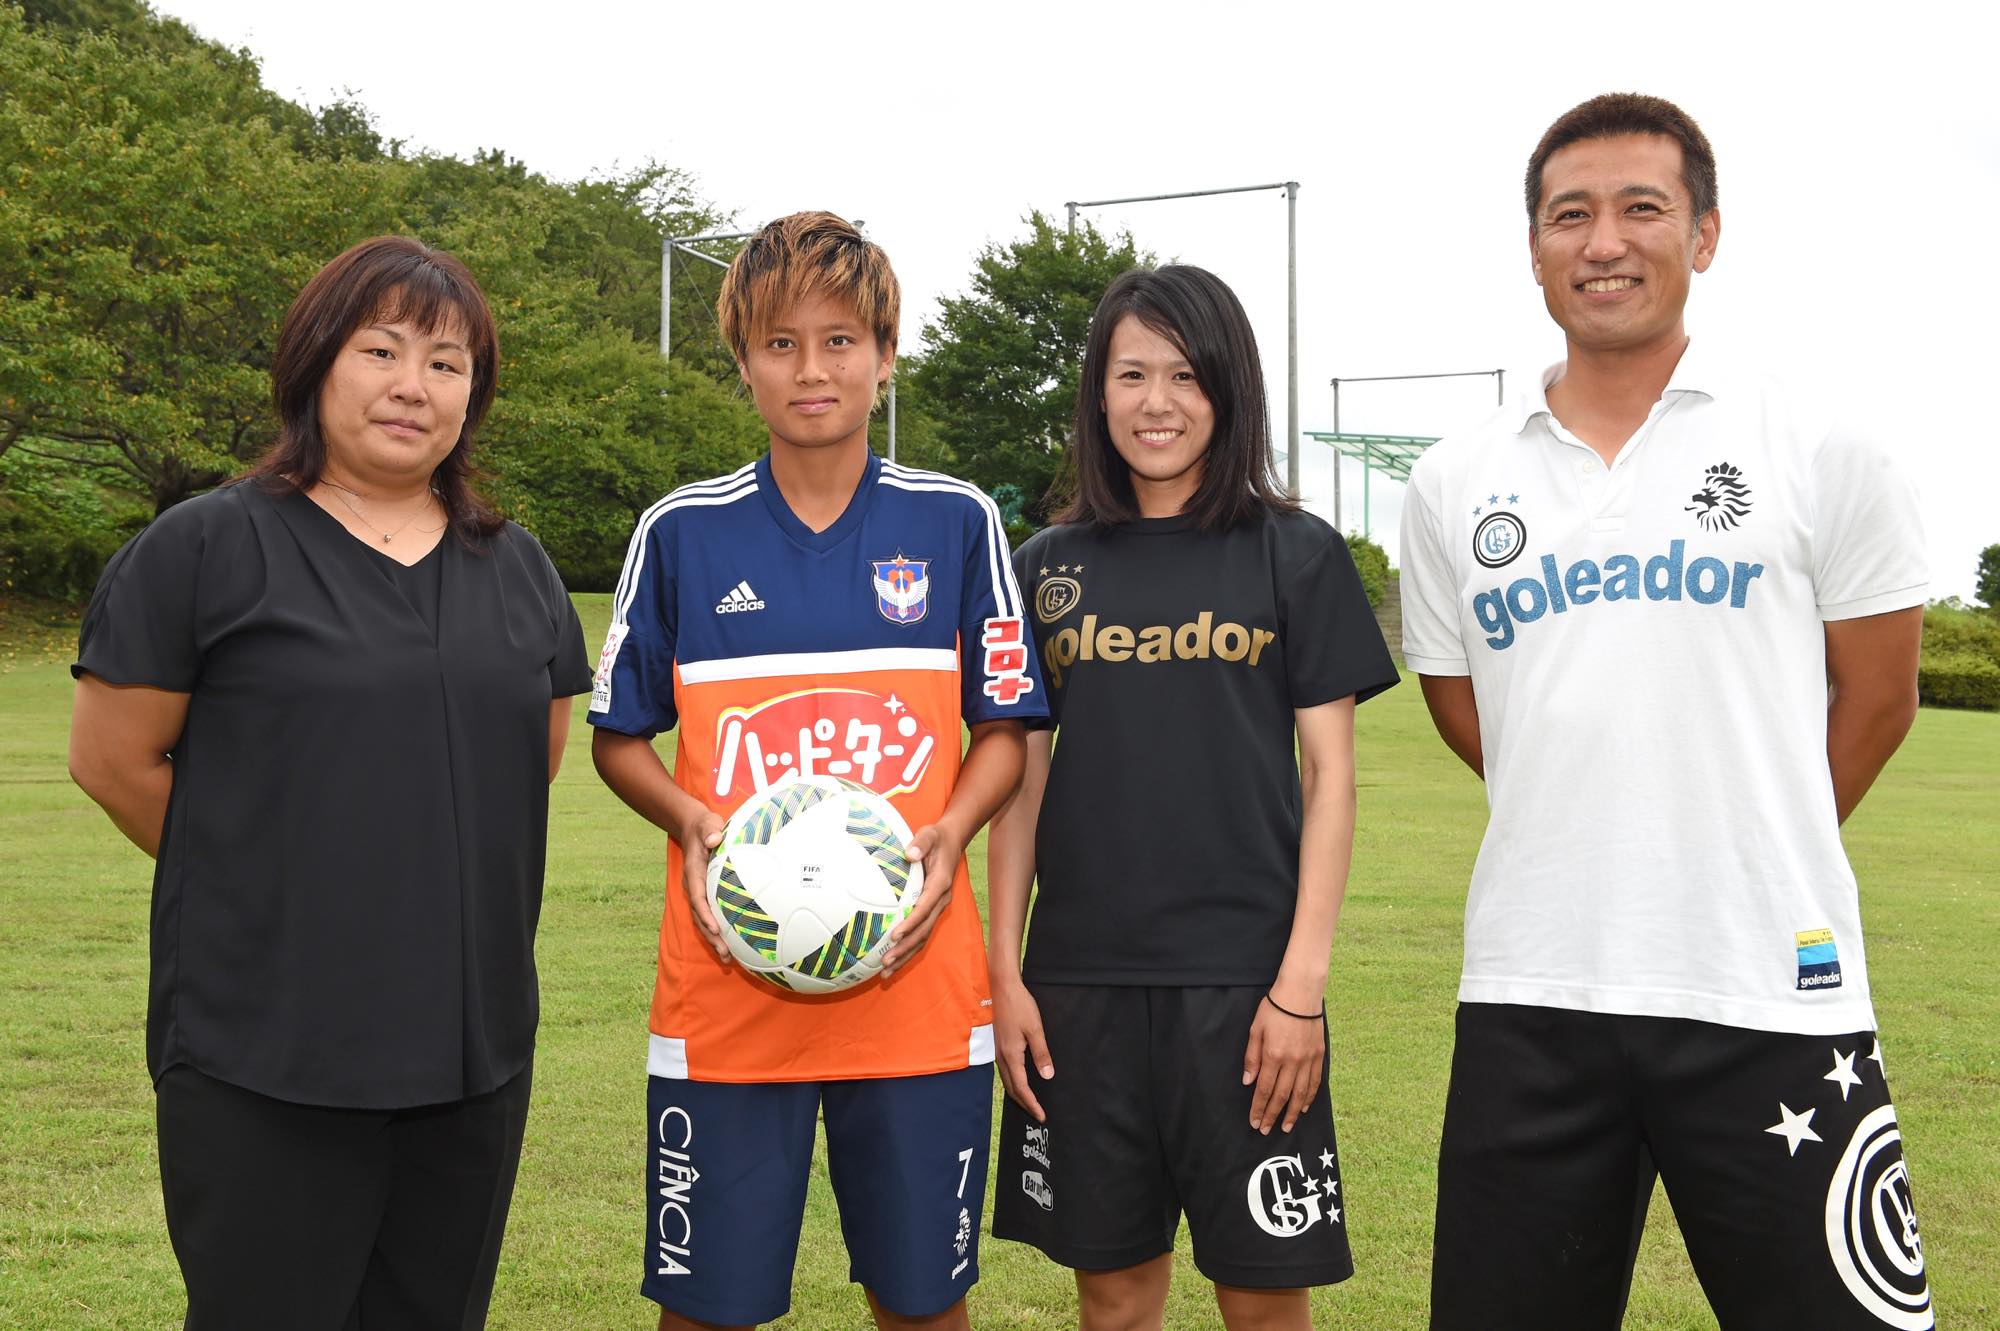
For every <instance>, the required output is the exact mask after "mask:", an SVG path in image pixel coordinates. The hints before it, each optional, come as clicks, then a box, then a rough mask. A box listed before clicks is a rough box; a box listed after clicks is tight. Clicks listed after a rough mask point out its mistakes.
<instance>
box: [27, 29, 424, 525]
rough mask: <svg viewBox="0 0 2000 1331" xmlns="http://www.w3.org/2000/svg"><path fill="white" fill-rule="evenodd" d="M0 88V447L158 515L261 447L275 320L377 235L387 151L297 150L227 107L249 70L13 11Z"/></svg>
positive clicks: (241, 103) (388, 178)
mask: <svg viewBox="0 0 2000 1331" xmlns="http://www.w3.org/2000/svg"><path fill="white" fill-rule="evenodd" d="M253 71H254V67H253ZM0 86H4V87H5V88H6V89H7V95H6V97H5V98H4V99H0V164H4V166H0V353H4V354H0V451H5V450H6V449H7V448H9V447H18V448H22V449H26V450H29V451H31V452H33V453H35V454H36V455H38V456H41V457H43V458H46V459H52V460H59V461H61V462H62V463H64V464H65V465H69V466H74V467H78V468H82V469H85V470H88V471H90V472H93V473H95V474H97V475H98V476H99V477H100V478H102V479H103V480H105V481H107V482H109V483H115V484H120V485H123V486H126V487H129V488H131V489H134V490H137V491H139V492H140V493H143V494H145V495H146V496H148V497H149V498H150V499H151V500H152V502H153V505H154V507H155V509H156V510H157V509H162V508H165V507H167V506H168V505H170V504H172V503H175V502H177V501H178V500H180V499H182V498H185V497H186V496H187V495H189V494H192V493H194V492H195V491H197V490H200V489H203V488H205V487H207V486H211V485H214V484H216V483H217V482H219V481H221V480H223V479H225V478H226V477H228V476H229V475H231V474H233V473H234V472H236V471H238V470H239V469H240V468H241V466H242V464H243V462H244V461H245V460H247V459H248V458H250V457H253V456H254V455H255V454H256V453H257V452H258V451H259V450H260V449H261V448H262V446H263V445H264V444H265V443H266V442H267V441H268V440H269V438H270V435H271V430H272V425H271V418H270V411H269V408H268V405H267V399H268V397H269V395H270V385H269V378H268V365H269V358H270V350H271V345H272V342H273V341H274V339H275V336H276V330H277V323H278V320H279V318H280V316H281V315H282V314H283V312H284V310H285V308H286V306H287V305H288V304H289V303H290V301H291V299H292V297H293V296H294V295H296V294H297V292H298V289H299V287H300V286H301V285H303V284H304V282H305V280H306V278H307V277H309V276H311V274H312V273H313V272H314V271H315V270H316V269H317V268H318V267H319V266H320V265H321V264H322V263H324V262H325V261H326V259H327V258H328V257H330V256H331V255H333V254H334V253H337V252H338V251H339V250H341V249H343V248H345V247H346V246H347V245H348V244H349V243H351V242H352V241H354V240H357V239H359V238H361V237H363V236H366V235H370V234H374V233H376V232H379V231H383V230H386V229H388V228H389V226H390V225H391V223H392V220H393V219H394V217H395V216H396V212H397V205H398V199H397V187H398V181H397V179H396V178H395V176H394V175H393V174H392V172H391V167H392V165H393V164H392V163H389V162H387V161H386V160H376V161H369V160H364V159H362V158H360V157H358V156H349V157H340V156H325V157H303V156H301V155H299V154H298V153H297V152H296V151H294V150H293V146H292V143H291V141H290V139H289V138H288V137H287V136H286V135H284V134H281V133H280V132H279V131H278V130H276V129H274V128H273V127H272V125H271V124H270V122H269V121H268V120H265V119H261V118H256V117H254V116H252V117H250V118H242V119H239V118H232V116H234V115H236V114H237V113H240V112H245V111H247V110H249V109H251V108H252V106H253V104H254V103H255V102H256V100H257V99H256V98H255V97H253V96H251V93H252V92H255V91H257V90H256V88H255V84H254V82H253V83H251V84H250V85H248V90H246V85H245V84H244V82H243V72H242V70H241V69H240V68H237V67H235V66H233V65H230V64H228V63H218V62H217V61H215V60H214V59H211V58H210V56H209V55H208V54H207V53H205V52H203V51H199V50H196V51H191V52H187V53H181V54H165V55H161V54H154V53H151V52H149V51H146V50H144V49H140V48H139V47H137V46H136V45H134V46H126V45H121V44H120V43H119V42H117V41H114V40H111V39H109V38H103V37H95V36H90V35H83V36H79V37H76V38H75V39H73V40H66V39H64V38H61V37H59V36H55V35H52V34H50V33H46V32H42V31H37V30H31V29H29V28H27V27H26V26H25V24H24V22H23V19H22V16H21V13H20V11H19V10H15V9H0ZM331 201H338V205H337V206H329V204H330V202H331Z"/></svg>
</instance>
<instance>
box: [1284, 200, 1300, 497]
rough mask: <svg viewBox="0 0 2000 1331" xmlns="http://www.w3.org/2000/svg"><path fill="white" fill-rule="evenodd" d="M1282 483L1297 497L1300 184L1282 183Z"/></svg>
mask: <svg viewBox="0 0 2000 1331" xmlns="http://www.w3.org/2000/svg"><path fill="white" fill-rule="evenodd" d="M1285 480H1286V483H1287V485H1288V486H1289V487H1290V489H1291V495H1292V498H1294V499H1297V498H1298V497H1299V182H1298V181H1296V180H1288V181H1286V182H1285Z"/></svg>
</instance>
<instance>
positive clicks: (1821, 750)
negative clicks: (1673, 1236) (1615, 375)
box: [1402, 346, 1927, 1035]
mask: <svg viewBox="0 0 2000 1331" xmlns="http://www.w3.org/2000/svg"><path fill="white" fill-rule="evenodd" d="M1562 371H1563V367H1562V366H1561V365H1557V366H1555V367H1554V368H1553V369H1551V370H1550V371H1548V372H1547V373H1546V374H1545V375H1544V376H1543V378H1542V380H1541V383H1540V385H1539V386H1538V387H1537V388H1536V389H1534V390H1533V391H1531V392H1530V393H1528V394H1526V395H1525V397H1526V400H1525V401H1523V402H1520V403H1517V404H1515V405H1514V406H1512V407H1510V408H1508V409H1506V410H1503V411H1502V412H1501V413H1499V414H1498V415H1497V416H1495V417H1494V418H1493V419H1492V420H1490V421H1488V422H1487V423H1486V424H1485V425H1483V426H1482V427H1480V428H1479V429H1477V430H1474V431H1472V432H1471V433H1469V434H1466V435H1464V436H1460V437H1455V438H1450V439H1446V440H1444V441H1442V442H1440V443H1439V444H1438V445H1437V446H1436V447H1434V448H1432V449H1431V450H1430V451H1429V452H1428V453H1426V454H1425V455H1424V456H1423V458H1422V459H1421V460H1419V462H1418V463H1417V465H1416V466H1415V468H1413V470H1412V472H1411V476H1410V490H1409V495H1408V498H1407V499H1406V501H1405V507H1404V514H1403V551H1402V594H1403V649H1404V655H1405V657H1406V658H1407V660H1408V663H1409V666H1410V668H1411V669H1412V670H1415V671H1417V672H1418V673H1420V674H1426V675H1470V676H1471V677H1472V685H1473V691H1474V693H1475V695H1476V697H1477V699H1478V704H1479V727H1480V739H1481V743H1482V745H1483V748H1484V752H1485V760H1486V792H1487V801H1488V804H1489V806H1490V809H1491V818H1490V820H1489V822H1488V825H1487V829H1486V837H1485V841H1484V842H1483V843H1482V845H1481V846H1480V851H1479V860H1478V864H1477V866H1476V867H1475V868H1474V870H1473V875H1472V889H1471V895H1470V898H1469V899H1468V901H1467V903H1466V918H1465V972H1464V976H1463V979H1462V981H1461V984H1460V987H1459V998H1460V999H1461V1000H1462V1001H1465V1002H1478V1003H1524V1004H1532V1005H1536V1006H1543V1007H1563V1008H1576V1009H1582V1010H1585V1011H1591V1012H1610V1013H1624V1014H1631V1015H1641V1016H1663V1017H1687V1018H1693V1019H1696V1020H1701V1021H1711V1022H1718V1023H1722V1024H1725V1025H1731V1026H1743V1027H1750V1028H1753V1029H1758V1030H1771V1031H1795V1032H1799V1033H1801V1034H1813V1035H1825V1034H1838V1033H1843V1032H1847V1031H1857V1030H1869V1029H1872V1028H1873V1027H1874V1014H1873V1009H1872V1007H1871V1004H1870V1002H1869V995H1868V972H1867V964H1866V958H1865V956H1864V954H1863V950H1862V944H1861V913H1860V905H1859V901H1858V895H1857V892H1856V889H1855V882H1854V873H1853V870H1852V869H1850V868H1849V866H1848V863H1847V857H1846V854H1845V852H1844V851H1843V849H1842V847H1841V843H1840V833H1839V826H1838V820H1837V817H1836V814H1835V809H1834V797H1833V783H1832V779H1831V776H1830V775H1829V773H1828V770H1827V759H1826V703H1827V693H1826V641H1825V632H1824V627H1823V621H1826V620H1834V619H1852V618H1858V617H1860V616H1863V615H1875V614H1881V613H1884V612H1886V611H1891V610H1900V609H1904V608H1907V607H1910V606H1916V605H1921V604H1923V601H1924V591H1925V583H1926V577H1927V573H1926V568H1925V561H1924V553H1923V551H1924V542H1923V536H1922V532H1921V530H1920V527H1919V518H1918V506H1917V499H1916V494H1915V492H1914V490H1913V488H1912V487H1911V485H1910V483H1909V482H1908V480H1907V479H1906V478H1905V477H1904V476H1903V475H1902V474H1901V472H1900V471H1899V470H1898V469H1897V468H1896V467H1895V466H1894V465H1893V464H1892V463H1891V462H1890V460H1889V458H1888V457H1887V455H1886V454H1885V453H1883V452H1882V451H1881V450H1880V449H1879V448H1877V447H1874V446H1873V445H1871V444H1869V443H1866V442H1864V441H1862V440H1859V439H1856V438H1855V437H1853V436H1852V435H1849V434H1846V433H1843V432H1842V431H1840V430H1839V429H1837V428H1829V426H1828V424H1827V423H1826V422H1824V421H1820V420H1815V419H1813V418H1812V417H1811V416H1810V415H1809V414H1807V413H1805V412H1802V411H1801V410H1800V409H1799V408H1798V407H1797V406H1796V405H1795V404H1794V403H1793V402H1791V401H1790V400H1789V399H1788V398H1787V397H1786V395H1785V394H1784V393H1783V392H1782V391H1781V390H1780V389H1779V388H1777V387H1776V386H1774V385H1772V384H1770V383H1767V382H1762V381H1758V380H1755V379H1750V380H1738V379H1737V378H1735V377H1733V376H1732V377H1723V376H1721V375H1719V374H1718V373H1717V367H1715V366H1713V365H1709V364H1704V363H1703V362H1702V361H1701V360H1700V359H1699V358H1698V357H1697V355H1696V354H1695V351H1694V350H1693V347H1692V346H1690V349H1689V350H1688V351H1687V352H1686V353H1685V354H1684V355H1683V356H1682V358H1681V362H1680V364H1679V366H1678V367H1677V368H1676V369H1675V371H1674V374H1673V378H1672V380H1671V381H1670V382H1669V383H1668V385H1667V388H1666V391H1665V392H1664V393H1663V394H1662V395H1661V397H1660V400H1659V401H1658V402H1657V403H1655V404H1654V406H1653V409H1652V412H1651V413H1650V414H1649V415H1648V416H1647V418H1646V422H1645V424H1643V425H1642V426H1640V427H1639V429H1638V431H1637V432H1636V433H1634V434H1633V436H1632V438H1631V439H1630V440H1628V441H1627V442H1626V444H1625V446H1624V448H1623V449H1621V450H1620V451H1619V454H1618V457H1617V460H1616V461H1615V462H1614V463H1613V464H1612V465H1611V466H1610V467H1606V466H1605V465H1604V463H1603V461H1602V460H1601V459H1600V458H1599V457H1598V456H1597V454H1596V453H1594V452H1593V451H1591V449H1590V448H1589V447H1588V446H1587V445H1585V444H1584V443H1583V442H1582V441H1580V440H1578V439H1577V438H1576V437H1575V436H1573V435H1571V434H1570V433H1569V432H1568V431H1567V430H1565V429H1564V428H1563V427H1562V426H1561V424H1560V423H1558V422H1557V421H1556V419H1555V418H1554V416H1553V415H1551V414H1550V412H1549V409H1548V402H1547V398H1546V390H1547V386H1548V385H1549V384H1551V383H1554V382H1555V381H1556V380H1557V379H1558V378H1559V377H1560V376H1561V374H1562Z"/></svg>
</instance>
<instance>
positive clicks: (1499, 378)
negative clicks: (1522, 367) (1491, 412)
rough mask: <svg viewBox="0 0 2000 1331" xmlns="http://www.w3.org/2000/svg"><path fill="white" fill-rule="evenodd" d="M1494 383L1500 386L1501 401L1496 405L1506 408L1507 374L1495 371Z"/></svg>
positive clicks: (1502, 371) (1503, 371)
mask: <svg viewBox="0 0 2000 1331" xmlns="http://www.w3.org/2000/svg"><path fill="white" fill-rule="evenodd" d="M1493 382H1494V383H1496V384H1498V385H1500V400H1499V402H1498V403H1497V404H1496V405H1498V406H1502V407H1504V406H1506V405H1507V372H1506V371H1505V370H1495V371H1494V372H1493Z"/></svg>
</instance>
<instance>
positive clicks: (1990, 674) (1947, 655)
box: [1917, 652, 2000, 712]
mask: <svg viewBox="0 0 2000 1331" xmlns="http://www.w3.org/2000/svg"><path fill="white" fill-rule="evenodd" d="M1917 697H1918V698H1919V699H1921V700H1922V701H1923V702H1924V703H1926V704H1928V705H1929V706H1932V707H1974V708H1977V709H1979V710H1980V711H1985V712H1995V711H2000V665H1995V664H1994V663H1993V662H1992V661H1990V660H1988V659H1987V658H1986V657H1983V656H1974V655H1972V654H1971V653H1970V652H1942V653H1939V654H1938V655H1936V656H1925V657H1924V659H1923V662H1922V664H1920V665H1919V666H1918V667H1917Z"/></svg>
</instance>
